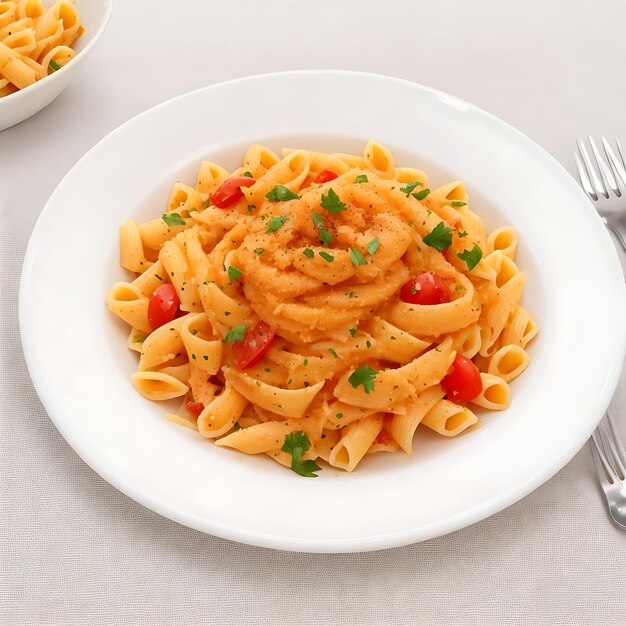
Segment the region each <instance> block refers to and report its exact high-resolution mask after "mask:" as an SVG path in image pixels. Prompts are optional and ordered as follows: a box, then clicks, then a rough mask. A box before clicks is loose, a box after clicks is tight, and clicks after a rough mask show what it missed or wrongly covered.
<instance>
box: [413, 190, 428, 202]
mask: <svg viewBox="0 0 626 626" xmlns="http://www.w3.org/2000/svg"><path fill="white" fill-rule="evenodd" d="M429 193H430V189H421V190H420V191H418V192H417V193H412V194H411V195H412V196H413V197H414V198H415V199H416V200H423V199H424V198H425V197H426V196H427V195H428V194H429Z"/></svg>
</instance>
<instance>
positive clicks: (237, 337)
mask: <svg viewBox="0 0 626 626" xmlns="http://www.w3.org/2000/svg"><path fill="white" fill-rule="evenodd" d="M246 330H248V328H247V326H235V327H234V328H231V329H230V330H229V331H228V332H227V333H226V337H224V343H230V342H231V341H241V340H242V339H243V336H244V335H245V334H246Z"/></svg>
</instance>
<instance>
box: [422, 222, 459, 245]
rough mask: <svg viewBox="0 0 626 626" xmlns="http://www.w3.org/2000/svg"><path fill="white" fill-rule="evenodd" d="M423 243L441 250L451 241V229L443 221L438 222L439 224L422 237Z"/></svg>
mask: <svg viewBox="0 0 626 626" xmlns="http://www.w3.org/2000/svg"><path fill="white" fill-rule="evenodd" d="M424 243H425V244H426V245H427V246H430V247H431V248H435V250H439V252H441V251H442V250H443V249H445V248H447V247H448V246H449V245H450V244H451V243H452V229H451V228H448V227H447V226H446V225H445V224H444V223H443V222H439V224H437V226H435V228H433V229H432V231H431V232H430V233H428V235H426V237H424Z"/></svg>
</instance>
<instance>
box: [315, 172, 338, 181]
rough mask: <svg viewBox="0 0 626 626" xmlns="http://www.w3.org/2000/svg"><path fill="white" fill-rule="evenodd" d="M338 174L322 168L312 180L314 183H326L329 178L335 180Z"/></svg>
mask: <svg viewBox="0 0 626 626" xmlns="http://www.w3.org/2000/svg"><path fill="white" fill-rule="evenodd" d="M338 177H339V174H335V172H333V171H332V170H322V171H321V172H320V173H319V174H318V175H317V176H316V177H315V180H314V181H313V182H314V183H327V182H328V181H329V180H335V178H338Z"/></svg>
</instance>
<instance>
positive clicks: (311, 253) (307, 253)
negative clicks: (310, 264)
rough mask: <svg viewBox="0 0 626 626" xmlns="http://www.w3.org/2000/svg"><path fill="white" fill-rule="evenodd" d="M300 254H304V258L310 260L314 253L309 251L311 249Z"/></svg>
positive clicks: (306, 249)
mask: <svg viewBox="0 0 626 626" xmlns="http://www.w3.org/2000/svg"><path fill="white" fill-rule="evenodd" d="M302 254H304V256H305V257H307V258H309V259H312V258H313V257H314V256H315V252H313V250H311V248H305V249H304V250H303V251H302Z"/></svg>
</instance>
